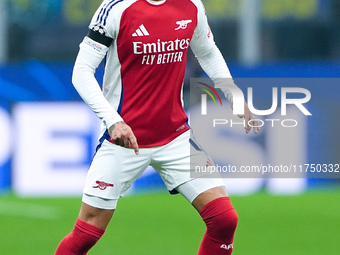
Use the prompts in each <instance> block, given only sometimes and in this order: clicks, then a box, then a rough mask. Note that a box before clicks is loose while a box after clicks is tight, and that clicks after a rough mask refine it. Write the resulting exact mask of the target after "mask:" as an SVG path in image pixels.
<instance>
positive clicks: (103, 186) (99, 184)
mask: <svg viewBox="0 0 340 255" xmlns="http://www.w3.org/2000/svg"><path fill="white" fill-rule="evenodd" d="M96 183H97V186H93V187H92V188H94V189H100V190H105V189H106V188H107V187H113V186H114V185H113V184H111V183H106V182H102V181H96Z"/></svg>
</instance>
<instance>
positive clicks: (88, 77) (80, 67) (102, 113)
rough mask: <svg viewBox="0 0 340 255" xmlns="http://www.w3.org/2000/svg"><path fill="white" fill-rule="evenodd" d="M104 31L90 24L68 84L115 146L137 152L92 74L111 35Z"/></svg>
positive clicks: (124, 127)
mask: <svg viewBox="0 0 340 255" xmlns="http://www.w3.org/2000/svg"><path fill="white" fill-rule="evenodd" d="M97 13H98V11H97ZM93 20H94V19H93ZM105 30H106V28H104V27H101V26H100V24H93V22H92V23H91V25H90V31H89V33H88V35H87V36H86V37H85V38H84V40H83V42H82V43H81V44H80V49H79V53H78V56H77V59H76V62H75V65H74V69H73V75H72V83H73V85H74V87H75V88H76V90H77V91H78V93H79V95H80V96H81V97H82V99H83V100H84V101H85V102H86V103H87V104H88V105H89V106H90V108H91V109H92V110H93V112H94V113H95V114H96V115H97V116H98V117H99V118H100V119H101V120H102V121H103V123H104V124H105V125H106V128H107V130H109V134H110V136H111V138H112V140H113V141H114V142H115V143H116V144H117V145H120V146H123V147H127V148H129V147H130V144H131V145H132V147H133V148H134V150H135V153H136V154H138V153H139V148H138V144H137V141H136V137H135V136H134V134H133V132H132V130H131V128H130V127H129V126H128V125H127V124H125V123H124V121H123V119H122V117H121V116H120V115H119V114H118V112H117V111H116V110H115V109H114V108H113V106H112V105H111V104H110V103H109V102H108V101H107V99H106V98H105V97H104V95H103V93H102V91H101V89H100V86H99V84H98V82H97V80H96V78H95V76H94V74H95V71H96V69H97V68H98V66H99V64H100V63H101V62H102V60H103V59H104V58H105V56H106V53H107V52H108V50H109V47H110V46H111V44H112V42H113V37H110V36H107V35H106V34H105V32H106V31H105Z"/></svg>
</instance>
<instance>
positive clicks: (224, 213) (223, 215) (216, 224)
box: [200, 198, 238, 240]
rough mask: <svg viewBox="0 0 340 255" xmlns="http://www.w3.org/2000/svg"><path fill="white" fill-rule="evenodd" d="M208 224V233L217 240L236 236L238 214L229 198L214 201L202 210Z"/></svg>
mask: <svg viewBox="0 0 340 255" xmlns="http://www.w3.org/2000/svg"><path fill="white" fill-rule="evenodd" d="M200 214H201V216H202V218H203V220H204V222H205V223H206V226H207V234H208V236H210V237H211V238H214V239H216V240H224V239H230V238H232V237H233V236H234V233H235V230H236V227H237V223H238V215H237V213H236V211H235V209H234V207H233V206H232V205H231V203H230V199H229V198H221V199H216V200H214V201H212V202H211V203H210V204H208V205H207V206H206V207H205V208H203V210H202V211H201V212H200Z"/></svg>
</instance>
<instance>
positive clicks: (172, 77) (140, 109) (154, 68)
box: [55, 0, 258, 255]
mask: <svg viewBox="0 0 340 255" xmlns="http://www.w3.org/2000/svg"><path fill="white" fill-rule="evenodd" d="M89 28H90V30H89V33H88V35H87V36H86V37H85V39H84V40H83V42H82V43H81V44H80V50H79V54H78V57H77V60H76V62H75V66H74V72H73V78H72V81H73V84H74V86H75V88H76V89H77V91H78V93H79V94H80V95H81V97H82V98H83V100H84V101H85V102H86V103H87V104H88V105H89V106H90V107H91V109H92V110H93V111H94V112H95V113H96V114H97V116H98V117H99V118H100V119H101V120H102V136H101V139H100V143H99V145H98V147H97V152H96V154H95V156H94V158H93V161H92V163H91V166H90V169H89V172H88V175H87V179H86V184H85V188H84V192H83V199H82V201H83V204H82V207H81V209H80V213H79V217H78V219H77V221H76V224H75V227H74V229H73V230H72V232H71V233H70V234H68V235H67V236H66V237H65V238H64V239H63V240H62V241H61V243H60V244H59V246H58V248H57V251H56V253H55V254H57V255H71V254H77V255H80V254H87V252H88V251H89V250H90V249H91V247H92V246H93V245H95V243H96V242H97V241H98V240H99V239H100V238H101V236H102V235H103V234H104V231H105V228H106V227H107V225H108V223H109V221H110V219H111V217H112V216H113V214H114V211H115V209H116V205H117V201H118V199H119V198H120V197H121V196H123V195H124V193H125V192H126V191H127V190H128V188H129V187H130V186H131V184H132V183H133V182H134V181H135V180H136V179H137V178H138V176H140V174H141V173H142V172H143V171H144V170H145V169H146V167H147V166H149V165H151V166H152V167H153V168H154V169H155V170H156V171H157V172H158V173H159V174H160V176H161V177H162V179H163V181H164V183H165V185H166V186H167V189H168V190H169V191H170V193H181V194H182V195H183V196H184V197H185V198H186V199H187V200H188V201H189V202H190V203H191V204H192V205H193V207H194V208H195V209H196V210H197V211H198V212H199V214H200V215H201V217H202V219H203V220H204V222H205V223H206V226H207V230H206V233H205V235H204V237H203V240H202V243H201V245H200V247H199V251H198V254H199V255H218V254H231V252H232V250H233V239H234V232H235V229H236V225H237V221H238V216H237V214H236V212H235V210H234V208H233V206H232V204H231V203H230V199H229V197H228V194H227V192H226V189H225V187H224V182H223V181H222V180H221V179H220V178H214V179H213V178H196V179H193V178H191V177H190V147H192V148H199V147H198V145H197V144H196V142H195V140H194V139H193V138H191V137H190V132H191V131H190V128H189V126H188V124H187V116H186V114H185V112H184V110H183V108H182V102H181V91H182V85H183V79H184V73H185V67H186V58H187V51H188V48H189V46H190V47H191V49H192V50H193V52H194V53H195V55H196V57H197V59H198V61H199V63H200V65H201V66H202V68H203V69H204V71H205V72H206V73H207V74H208V75H209V76H210V78H212V79H213V80H214V81H217V80H219V78H231V75H230V72H229V70H228V67H227V65H226V63H225V61H224V59H223V57H222V55H221V53H220V51H219V50H218V48H217V47H216V45H215V43H214V40H213V35H212V33H211V31H210V29H209V26H208V22H207V18H206V15H205V10H204V7H203V4H202V2H201V1H200V0H105V1H103V3H102V4H101V6H100V7H99V9H98V10H97V12H96V13H95V15H94V16H93V19H92V21H91V24H90V26H89ZM105 57H106V65H105V74H104V81H103V88H102V90H101V89H100V87H99V85H98V83H97V81H96V79H95V77H94V73H95V70H96V68H97V67H98V65H99V64H100V63H101V61H102V60H103V59H104V58H105ZM235 86H236V85H235ZM224 93H225V95H226V97H227V98H228V99H229V100H232V95H231V93H230V91H229V90H225V91H224ZM242 117H244V118H245V120H246V123H248V121H252V119H253V116H252V114H251V112H250V111H249V109H248V107H247V105H246V104H245V113H244V116H242ZM250 129H251V127H250V126H249V125H247V126H246V132H247V133H248V132H249V131H250ZM254 131H255V132H257V131H258V129H257V128H255V130H254ZM194 154H195V156H194V157H192V160H196V159H198V160H201V161H202V162H203V163H206V162H210V159H209V157H208V156H207V155H206V154H205V152H204V151H203V150H197V151H196V152H195V153H194ZM145 206H148V205H145ZM141 231H142V230H141ZM113 249H114V247H113Z"/></svg>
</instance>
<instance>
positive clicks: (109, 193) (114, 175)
mask: <svg viewBox="0 0 340 255" xmlns="http://www.w3.org/2000/svg"><path fill="white" fill-rule="evenodd" d="M193 145H194V147H195V148H196V147H197V143H196V142H195V141H193V138H192V137H191V138H190V131H187V132H185V133H183V134H181V135H180V136H179V137H177V138H176V139H175V140H173V141H171V142H170V143H168V144H166V145H163V146H158V147H152V148H140V151H139V155H136V154H135V153H134V150H133V149H129V148H123V147H121V146H118V145H115V144H112V143H110V142H109V141H108V140H106V139H103V142H102V143H101V145H100V147H99V149H98V150H97V153H96V155H95V156H94V158H93V161H92V164H91V166H90V169H89V172H88V174H87V178H86V183H85V188H84V194H83V202H84V203H86V204H88V205H91V206H93V207H96V208H101V209H115V208H116V206H117V201H118V199H119V198H120V197H122V196H123V195H124V194H125V192H126V191H127V190H128V189H129V188H130V187H131V185H132V183H133V182H134V181H135V180H136V179H137V178H138V177H139V176H140V175H141V174H142V173H143V172H144V170H145V169H146V168H147V167H148V166H149V165H151V166H152V167H153V168H154V169H155V170H156V171H157V172H158V173H159V174H160V176H161V178H162V180H163V181H164V183H165V185H166V187H167V189H168V190H169V191H170V193H178V192H179V193H181V194H182V195H183V196H184V197H186V199H188V201H189V202H190V203H191V202H192V201H193V200H194V199H195V198H196V197H197V196H198V195H199V194H201V193H202V192H204V191H207V190H209V189H211V188H215V187H220V186H224V182H223V180H222V179H221V178H202V177H200V178H196V179H193V178H192V177H191V176H190V160H191V161H192V160H195V161H197V163H198V164H199V165H202V163H204V162H207V161H208V160H210V161H211V159H210V158H209V157H208V155H207V154H206V153H205V152H204V151H203V150H201V149H199V150H196V149H194V147H190V146H193ZM190 149H192V150H191V153H190ZM193 151H194V153H192V152H193Z"/></svg>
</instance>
